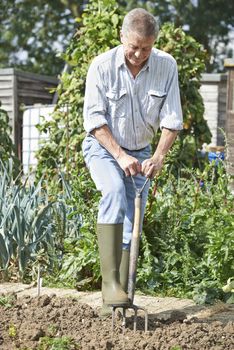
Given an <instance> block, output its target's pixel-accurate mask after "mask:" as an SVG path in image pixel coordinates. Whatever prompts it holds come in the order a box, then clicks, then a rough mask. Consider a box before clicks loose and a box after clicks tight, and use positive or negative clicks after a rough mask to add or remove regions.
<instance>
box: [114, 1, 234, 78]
mask: <svg viewBox="0 0 234 350" xmlns="http://www.w3.org/2000/svg"><path fill="white" fill-rule="evenodd" d="M118 2H119V3H120V5H121V6H123V7H127V8H128V9H132V8H134V7H137V6H140V7H145V8H146V9H147V10H149V11H150V12H152V13H153V14H154V15H155V16H157V17H158V18H159V20H160V23H161V24H164V23H165V22H172V23H174V24H175V26H176V27H180V26H181V27H183V28H184V29H185V30H186V32H187V33H188V34H189V35H191V36H192V37H194V38H195V39H196V40H197V41H198V42H199V43H201V44H202V45H203V46H204V48H205V49H206V50H207V52H208V53H209V55H210V61H208V62H207V71H208V72H211V71H214V70H215V71H220V70H222V69H223V62H222V60H221V57H220V53H222V55H223V57H227V56H229V55H230V54H231V53H230V52H227V44H228V43H229V40H230V37H229V32H230V31H231V30H232V31H233V29H234V28H233V23H234V4H233V2H232V1H229V0H190V1H188V0H171V1H167V0H156V1H146V0H141V1H139V0H131V1H124V0H119V1H118ZM222 44H223V45H222ZM220 51H221V52H220ZM232 54H233V52H232Z"/></svg>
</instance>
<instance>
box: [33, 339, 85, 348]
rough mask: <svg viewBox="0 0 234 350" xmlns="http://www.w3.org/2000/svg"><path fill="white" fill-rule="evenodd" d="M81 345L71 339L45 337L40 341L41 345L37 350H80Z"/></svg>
mask: <svg viewBox="0 0 234 350" xmlns="http://www.w3.org/2000/svg"><path fill="white" fill-rule="evenodd" d="M78 349H80V347H79V345H78V344H76V343H75V342H74V341H73V340H72V339H71V338H69V337H61V338H49V337H43V338H41V339H40V344H39V346H38V347H37V350H78Z"/></svg>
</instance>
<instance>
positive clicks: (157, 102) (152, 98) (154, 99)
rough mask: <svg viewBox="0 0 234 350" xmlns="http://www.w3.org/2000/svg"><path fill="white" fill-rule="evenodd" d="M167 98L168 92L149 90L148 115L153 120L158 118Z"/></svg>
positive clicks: (147, 99)
mask: <svg viewBox="0 0 234 350" xmlns="http://www.w3.org/2000/svg"><path fill="white" fill-rule="evenodd" d="M165 98H166V92H164V91H159V90H149V91H148V93H147V98H146V101H147V102H146V117H147V119H150V120H151V121H154V120H156V119H157V118H158V116H159V113H160V111H161V109H162V106H163V102H164V100H165Z"/></svg>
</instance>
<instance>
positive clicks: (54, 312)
mask: <svg viewBox="0 0 234 350" xmlns="http://www.w3.org/2000/svg"><path fill="white" fill-rule="evenodd" d="M226 311H227V310H226ZM0 315H1V320H0V349H1V350H15V349H22V350H23V349H27V350H29V349H30V350H31V349H34V350H35V349H38V345H39V343H40V338H42V337H45V336H49V337H62V336H68V337H71V338H72V339H74V342H75V343H76V344H78V345H77V347H75V346H74V349H79V350H80V349H81V350H95V349H115V350H121V349H124V350H135V349H136V350H137V349H146V350H153V349H154V350H172V349H173V350H177V349H182V350H185V349H189V350H193V349H194V350H195V349H199V350H234V321H233V319H231V318H229V317H227V319H225V318H224V319H222V321H217V320H215V321H214V320H212V319H211V320H210V319H209V320H208V318H206V317H204V315H203V317H200V318H199V317H190V318H189V317H187V316H186V313H184V312H181V311H172V312H171V314H170V317H169V318H167V319H164V320H163V319H159V317H158V315H157V314H149V331H148V332H147V333H145V332H144V318H143V316H139V318H138V323H137V331H136V332H135V333H134V331H133V329H132V327H133V318H132V316H131V315H128V317H127V324H126V328H125V330H123V327H122V323H121V322H122V321H121V317H120V315H116V325H115V328H114V330H113V331H112V326H111V317H109V318H106V319H100V318H99V316H98V312H97V309H96V308H95V309H94V308H92V307H91V306H89V305H87V304H83V303H80V302H79V301H78V299H77V298H73V297H70V298H68V297H57V296H56V295H50V296H49V295H42V296H40V297H32V296H27V295H26V296H22V297H17V296H15V301H14V303H13V306H12V307H9V308H5V307H3V306H0ZM46 349H47V348H46ZM53 349H55V350H57V349H60V348H56V347H54V348H53Z"/></svg>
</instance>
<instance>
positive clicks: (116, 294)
mask: <svg viewBox="0 0 234 350" xmlns="http://www.w3.org/2000/svg"><path fill="white" fill-rule="evenodd" d="M97 236H98V247H99V254H100V263H101V273H102V298H103V303H104V304H107V305H112V304H115V305H118V304H119V305H122V304H126V305H127V304H128V303H129V300H128V295H127V294H126V293H125V291H124V290H123V288H122V286H121V284H120V275H119V268H120V262H121V258H122V239H123V224H98V225H97Z"/></svg>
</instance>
